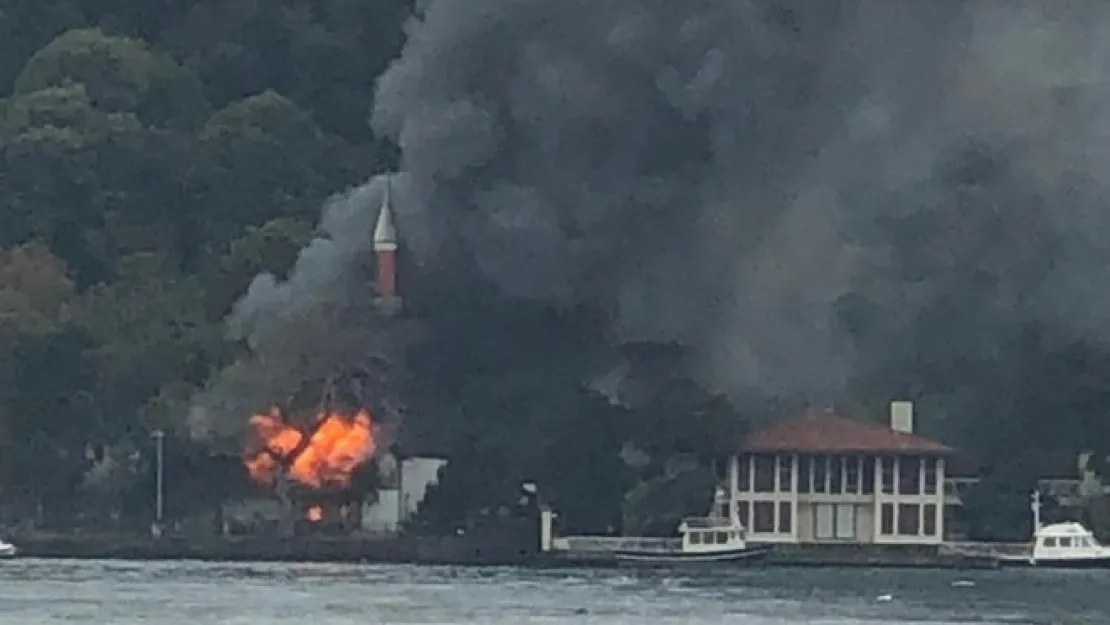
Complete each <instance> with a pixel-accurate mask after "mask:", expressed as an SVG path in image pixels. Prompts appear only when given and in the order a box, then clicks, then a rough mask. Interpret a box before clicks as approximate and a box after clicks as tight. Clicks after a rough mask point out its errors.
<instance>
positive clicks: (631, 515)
mask: <svg viewBox="0 0 1110 625" xmlns="http://www.w3.org/2000/svg"><path fill="white" fill-rule="evenodd" d="M716 488H717V483H716V477H715V476H714V474H713V471H712V469H710V468H708V467H706V466H704V465H702V464H699V463H698V461H697V459H696V458H694V457H692V456H675V457H673V458H671V459H670V460H668V461H667V462H666V464H665V466H664V467H663V470H662V473H661V474H659V475H657V476H655V477H653V478H651V479H648V480H646V481H643V482H641V483H640V484H638V485H637V486H636V487H635V488H634V489H632V490H631V491H629V493H628V494H627V496H626V497H625V498H624V506H623V517H624V533H625V534H627V535H629V536H674V535H675V532H676V531H677V530H678V526H679V524H680V523H681V522H682V519H683V518H685V517H690V516H697V517H704V516H706V515H707V514H708V513H709V510H710V508H711V507H712V505H713V497H714V494H715V492H716Z"/></svg>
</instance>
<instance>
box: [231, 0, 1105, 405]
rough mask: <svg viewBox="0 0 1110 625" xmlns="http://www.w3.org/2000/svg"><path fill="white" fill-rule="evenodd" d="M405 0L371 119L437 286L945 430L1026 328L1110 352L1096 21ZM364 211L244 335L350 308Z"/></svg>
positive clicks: (882, 10)
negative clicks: (486, 289) (682, 351)
mask: <svg viewBox="0 0 1110 625" xmlns="http://www.w3.org/2000/svg"><path fill="white" fill-rule="evenodd" d="M419 6H420V7H421V14H420V16H419V18H418V19H417V20H415V21H414V23H413V25H412V29H411V33H410V39H409V41H408V43H407V45H406V46H405V49H404V51H403V54H402V55H401V57H400V58H399V59H398V60H397V62H396V63H395V64H394V65H393V66H392V67H391V68H390V69H389V71H388V72H387V73H386V74H385V75H384V76H383V77H382V78H381V80H380V83H379V90H378V98H377V102H376V110H375V113H374V125H375V128H376V130H378V131H379V132H382V133H384V134H387V135H389V136H391V137H393V138H395V139H396V141H397V142H398V143H399V144H400V146H401V148H402V152H403V162H402V169H403V170H404V172H405V176H406V184H405V188H406V192H407V195H406V197H405V198H404V200H403V201H399V202H398V204H397V208H398V213H399V215H398V221H399V224H400V230H401V232H402V237H403V238H404V240H405V244H406V245H407V246H408V249H409V250H410V251H411V252H412V254H413V256H414V258H415V259H416V260H417V261H418V262H419V263H421V264H422V265H423V266H424V267H423V270H422V271H423V273H422V275H424V276H426V277H427V278H428V280H430V281H434V282H437V283H441V284H447V283H465V282H466V281H467V280H472V279H473V278H474V277H475V276H480V277H482V278H483V279H485V280H488V281H491V282H492V283H494V284H495V285H497V286H498V287H499V288H500V289H501V290H502V291H503V292H504V293H506V294H508V295H511V296H517V297H523V298H531V299H538V300H541V301H546V302H549V303H552V304H555V305H558V306H563V307H567V308H570V307H575V306H578V307H580V306H583V305H585V306H587V307H591V308H593V309H595V310H597V311H600V312H601V313H602V314H603V315H607V316H608V317H609V318H611V319H613V320H614V321H613V325H614V327H613V328H612V330H613V331H614V333H615V334H616V335H618V336H620V337H622V338H625V339H664V340H674V341H679V342H682V343H684V344H687V345H689V346H691V347H692V348H693V349H694V350H695V353H696V355H697V358H696V359H695V363H696V367H697V369H698V374H699V375H700V376H701V379H703V380H706V381H708V382H710V383H712V384H714V385H715V386H716V387H717V388H720V389H723V390H726V391H729V392H730V393H733V394H734V396H738V397H739V396H744V395H745V394H749V393H761V394H769V395H778V396H800V397H805V398H809V399H811V400H821V401H824V400H827V399H830V398H836V397H839V396H841V395H843V394H844V393H845V390H846V388H848V387H850V386H851V385H852V384H853V381H855V380H858V379H859V378H860V377H861V376H863V377H866V376H871V378H873V379H874V380H878V382H875V383H874V384H875V385H874V386H872V387H871V388H872V390H874V389H875V388H881V389H882V390H883V391H884V392H888V393H891V394H893V393H911V394H914V393H916V394H924V396H925V397H927V398H928V401H932V402H934V405H933V406H932V407H933V408H935V409H937V410H935V412H944V411H949V412H953V411H961V410H963V411H966V410H979V409H985V408H991V409H1001V407H1000V406H998V405H995V404H997V402H995V404H991V402H992V401H995V400H994V399H992V398H997V397H999V396H1000V394H1004V393H1005V392H1007V391H1008V390H1009V389H1010V387H1012V386H1014V381H1013V380H1014V379H1016V378H1013V377H1012V376H1011V372H1008V371H1002V372H1000V373H999V372H997V371H998V369H999V368H1000V367H1006V366H1008V365H1006V364H1004V363H1001V362H1000V361H999V359H1000V356H999V354H1000V353H1002V347H1001V346H1002V345H1003V344H1011V343H1013V342H1014V340H1015V337H1017V336H1020V335H1021V333H1022V332H1023V331H1024V330H1023V328H1025V327H1026V326H1027V325H1029V324H1038V325H1040V326H1043V327H1047V328H1049V329H1050V330H1052V331H1053V332H1055V333H1057V334H1059V335H1060V336H1062V337H1072V336H1077V337H1081V338H1083V339H1084V340H1087V341H1090V342H1103V341H1104V340H1105V339H1107V338H1108V337H1110V332H1108V331H1110V327H1108V326H1107V322H1106V319H1108V318H1110V314H1108V313H1110V296H1108V295H1107V293H1108V292H1110V290H1108V289H1107V288H1106V285H1108V284H1110V275H1108V274H1110V269H1108V268H1110V262H1108V261H1110V252H1106V251H1104V250H1105V249H1106V247H1105V246H1104V245H1100V243H1099V234H1100V233H1101V232H1105V231H1107V227H1108V226H1110V208H1108V207H1107V206H1106V203H1105V202H1104V201H1103V200H1102V198H1104V197H1105V196H1106V192H1107V191H1108V190H1110V189H1108V188H1107V187H1108V185H1107V174H1106V167H1105V164H1106V163H1107V156H1108V155H1107V151H1108V150H1110V142H1108V141H1107V140H1106V132H1107V122H1108V121H1110V117H1108V116H1107V111H1110V90H1108V89H1107V81H1106V78H1107V73H1108V72H1110V70H1108V69H1106V68H1110V48H1108V47H1107V46H1105V45H1102V44H1101V43H1100V41H1101V39H1100V37H1099V36H1098V33H1099V32H1101V30H1102V29H1103V27H1104V25H1106V24H1108V23H1110V20H1108V17H1110V13H1108V12H1110V7H1107V6H1104V5H1102V4H1097V3H1094V2H1090V3H1083V2H1079V3H1033V4H1028V3H1026V4H1013V3H1005V2H996V1H992V0H983V1H981V2H974V3H964V2H942V3H932V2H917V1H910V0H838V1H832V0H830V1H825V2H816V1H812V0H775V1H763V0H686V1H683V2H678V1H675V0H606V1H605V2H597V1H592V0H560V1H557V2H553V1H551V0H429V1H427V2H422V3H420V4H419ZM361 193H365V194H367V198H369V199H367V201H357V202H356V201H354V199H355V198H357V197H360V196H359V194H361ZM374 193H375V192H374V191H373V190H372V189H369V190H362V191H358V192H356V193H355V195H352V196H350V197H349V198H347V199H346V200H343V201H341V204H340V205H342V206H347V207H348V208H350V209H352V210H351V211H346V209H344V211H340V212H344V214H347V215H348V218H349V219H354V220H357V221H359V223H358V225H357V226H353V227H347V226H344V227H341V228H337V229H331V228H328V229H329V230H333V231H332V232H331V237H329V238H328V239H326V240H321V241H318V242H316V243H314V244H313V245H312V246H310V247H309V248H308V249H307V250H306V251H305V254H304V256H303V258H302V262H301V263H299V264H298V266H297V270H296V271H295V272H294V274H293V276H292V278H291V279H290V281H289V282H288V283H285V284H279V283H277V282H276V281H274V280H273V279H272V278H267V277H262V278H260V279H259V280H258V281H256V283H255V284H254V285H253V286H252V288H251V291H250V292H249V293H248V294H247V296H246V298H245V299H244V301H243V302H241V303H240V305H239V306H238V307H237V308H236V314H235V315H234V317H233V319H232V321H233V327H234V328H236V329H237V331H239V332H240V333H242V334H243V335H251V336H253V335H255V334H257V335H258V336H288V335H289V334H290V332H291V330H290V329H291V328H292V327H293V325H291V324H295V323H296V322H297V320H298V319H300V318H301V317H302V316H303V312H304V311H303V310H302V308H301V307H302V305H303V304H304V303H305V302H308V301H315V300H314V298H316V299H318V300H328V299H329V298H330V297H332V296H335V297H338V299H340V300H342V301H343V302H345V305H347V306H349V307H350V306H353V307H356V308H357V307H358V305H360V304H357V303H355V304H352V303H351V302H357V301H359V300H358V296H357V294H354V293H352V291H351V289H350V288H348V287H349V285H347V286H344V281H343V280H344V276H347V275H350V274H349V270H348V268H349V267H351V266H353V265H356V264H358V262H360V261H358V260H357V259H358V257H359V254H358V252H360V251H362V250H365V249H367V248H368V246H369V244H370V239H369V235H370V232H371V228H370V227H369V224H370V223H371V220H372V219H373V218H374V215H375V211H376V202H375V201H373V199H372V196H373V195H374ZM343 202H346V204H343ZM335 210H337V209H332V211H331V213H328V214H334V213H335ZM367 210H369V212H366V211H367ZM327 220H328V217H327V216H326V217H325V221H327ZM345 237H346V238H345ZM475 292H478V291H475ZM306 294H308V295H309V297H307V298H306V297H305V295H306ZM329 294H330V295H329ZM350 298H354V299H350ZM362 301H363V303H365V299H364V300H362ZM330 327H331V328H332V329H333V330H334V329H335V328H336V327H337V326H334V325H332V326H330ZM294 333H295V332H294ZM255 342H256V343H258V341H257V340H256V341H255ZM265 343H266V341H261V343H260V344H265ZM348 343H350V341H348ZM302 347H305V348H306V349H308V348H309V347H311V345H307V346H302ZM283 353H286V354H288V353H289V351H288V350H286V351H284V352H283ZM1015 366H1016V365H1015ZM961 367H962V368H961ZM986 370H990V371H993V372H995V373H990V374H984V373H983V371H986ZM954 371H959V373H954ZM967 372H970V374H968V375H970V376H971V377H968V375H965V373H967ZM975 376H978V377H975ZM217 395H218V394H217ZM886 399H888V397H883V398H882V399H881V401H885V400H886Z"/></svg>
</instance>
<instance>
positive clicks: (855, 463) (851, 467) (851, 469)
mask: <svg viewBox="0 0 1110 625" xmlns="http://www.w3.org/2000/svg"><path fill="white" fill-rule="evenodd" d="M859 463H860V458H858V457H856V456H849V457H847V458H845V459H844V492H845V493H848V494H849V495H855V494H858V493H859Z"/></svg>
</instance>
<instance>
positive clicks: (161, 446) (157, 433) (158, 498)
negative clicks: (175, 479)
mask: <svg viewBox="0 0 1110 625" xmlns="http://www.w3.org/2000/svg"><path fill="white" fill-rule="evenodd" d="M150 435H151V437H152V438H154V444H155V447H154V481H155V492H154V523H152V524H151V526H150V534H151V536H153V537H154V538H158V537H159V536H161V535H162V512H163V509H164V507H165V503H164V496H163V489H164V484H165V480H164V475H165V448H166V433H165V432H164V431H163V430H160V429H159V430H154V431H153V432H151V434H150Z"/></svg>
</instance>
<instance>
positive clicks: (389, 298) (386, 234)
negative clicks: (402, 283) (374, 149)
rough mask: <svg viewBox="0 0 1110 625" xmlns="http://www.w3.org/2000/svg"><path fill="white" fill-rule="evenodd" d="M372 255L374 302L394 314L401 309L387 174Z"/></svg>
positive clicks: (394, 227) (395, 242) (391, 194)
mask: <svg viewBox="0 0 1110 625" xmlns="http://www.w3.org/2000/svg"><path fill="white" fill-rule="evenodd" d="M374 256H375V260H376V266H377V272H376V276H375V280H374V288H375V290H376V291H377V295H378V297H377V300H376V303H377V305H378V307H379V308H380V309H382V310H383V312H386V313H387V314H395V313H397V312H399V311H400V309H401V297H400V295H399V294H398V292H397V227H396V225H394V222H393V180H392V178H391V177H388V176H387V177H386V179H385V192H384V195H383V197H382V206H381V209H380V211H379V212H378V223H377V225H376V226H375V228H374Z"/></svg>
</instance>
